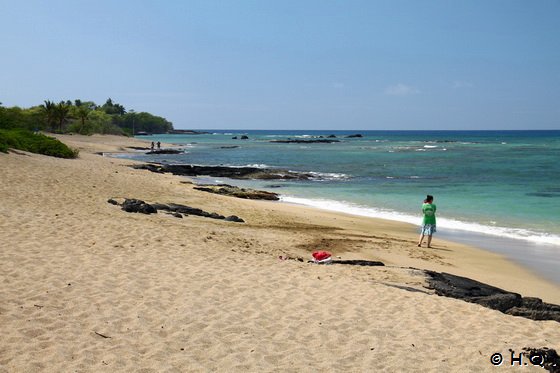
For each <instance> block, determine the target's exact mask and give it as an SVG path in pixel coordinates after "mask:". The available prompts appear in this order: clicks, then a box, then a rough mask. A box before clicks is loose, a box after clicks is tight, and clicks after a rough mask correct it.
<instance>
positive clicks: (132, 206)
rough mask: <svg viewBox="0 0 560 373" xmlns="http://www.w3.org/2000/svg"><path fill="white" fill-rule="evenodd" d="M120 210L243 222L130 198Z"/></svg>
mask: <svg viewBox="0 0 560 373" xmlns="http://www.w3.org/2000/svg"><path fill="white" fill-rule="evenodd" d="M109 201H114V200H109ZM109 201H108V202H109ZM114 202H115V203H114V204H117V205H118V203H117V202H116V201H114ZM109 203H111V202H109ZM121 208H122V209H123V210H124V211H126V212H139V213H142V214H155V213H157V210H162V211H167V212H168V213H169V214H171V215H172V216H174V217H176V218H183V215H184V216H188V215H195V216H202V217H205V218H211V219H219V220H226V221H233V222H240V223H244V222H245V221H244V220H243V219H241V218H239V217H237V216H235V215H232V216H228V217H227V218H226V217H225V216H224V215H220V214H218V213H216V212H212V213H210V212H207V211H204V210H202V209H199V208H196V207H190V206H185V205H179V204H176V203H169V204H163V203H154V204H149V203H146V202H144V201H142V200H139V199H132V198H127V199H125V201H124V202H123V204H122V205H121Z"/></svg>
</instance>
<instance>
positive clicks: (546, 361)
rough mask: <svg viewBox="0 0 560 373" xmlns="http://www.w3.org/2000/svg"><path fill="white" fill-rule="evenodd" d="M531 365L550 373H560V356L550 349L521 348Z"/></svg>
mask: <svg viewBox="0 0 560 373" xmlns="http://www.w3.org/2000/svg"><path fill="white" fill-rule="evenodd" d="M523 351H524V353H523V354H524V355H526V356H527V357H528V358H529V361H530V362H531V364H532V365H539V366H541V367H543V368H544V369H546V370H548V371H549V372H551V373H560V356H558V353H557V352H556V350H554V349H552V348H547V347H543V348H531V347H525V348H523Z"/></svg>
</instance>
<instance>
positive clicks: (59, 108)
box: [55, 101, 70, 132]
mask: <svg viewBox="0 0 560 373" xmlns="http://www.w3.org/2000/svg"><path fill="white" fill-rule="evenodd" d="M69 112H70V105H68V104H66V103H65V102H64V101H60V102H59V103H58V104H57V105H56V109H55V117H56V119H57V120H58V130H59V131H60V132H62V128H63V127H64V122H65V121H66V119H68V113H69Z"/></svg>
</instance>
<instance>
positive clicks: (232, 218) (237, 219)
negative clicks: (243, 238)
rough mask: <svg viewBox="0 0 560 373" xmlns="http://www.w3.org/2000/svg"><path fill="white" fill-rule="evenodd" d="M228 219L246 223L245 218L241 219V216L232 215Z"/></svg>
mask: <svg viewBox="0 0 560 373" xmlns="http://www.w3.org/2000/svg"><path fill="white" fill-rule="evenodd" d="M225 220H226V221H234V222H237V223H245V220H243V219H241V218H240V217H239V216H235V215H230V216H228V217H227V218H226V219H225Z"/></svg>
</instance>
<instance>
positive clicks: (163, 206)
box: [151, 203, 169, 210]
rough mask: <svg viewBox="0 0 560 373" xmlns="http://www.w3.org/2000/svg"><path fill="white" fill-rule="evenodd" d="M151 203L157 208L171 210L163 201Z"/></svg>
mask: <svg viewBox="0 0 560 373" xmlns="http://www.w3.org/2000/svg"><path fill="white" fill-rule="evenodd" d="M151 205H152V207H153V208H155V209H156V210H169V206H167V205H164V204H163V203H152V204H151Z"/></svg>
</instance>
